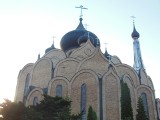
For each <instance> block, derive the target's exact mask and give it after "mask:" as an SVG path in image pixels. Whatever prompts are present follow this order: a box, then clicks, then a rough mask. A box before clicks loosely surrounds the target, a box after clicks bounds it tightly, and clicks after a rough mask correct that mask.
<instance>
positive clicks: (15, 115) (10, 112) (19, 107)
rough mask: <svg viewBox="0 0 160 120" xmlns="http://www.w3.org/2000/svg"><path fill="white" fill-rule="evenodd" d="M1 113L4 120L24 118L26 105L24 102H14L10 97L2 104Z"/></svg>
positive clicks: (0, 105)
mask: <svg viewBox="0 0 160 120" xmlns="http://www.w3.org/2000/svg"><path fill="white" fill-rule="evenodd" d="M0 107H2V109H1V113H2V116H3V119H4V120H22V118H23V116H24V114H25V106H24V104H23V103H21V102H19V103H14V102H11V101H10V100H8V99H5V102H3V103H2V104H0Z"/></svg>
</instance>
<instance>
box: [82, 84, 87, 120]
mask: <svg viewBox="0 0 160 120" xmlns="http://www.w3.org/2000/svg"><path fill="white" fill-rule="evenodd" d="M86 102H87V87H86V84H85V83H84V84H82V86H81V112H82V120H86Z"/></svg>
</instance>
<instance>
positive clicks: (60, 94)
mask: <svg viewBox="0 0 160 120" xmlns="http://www.w3.org/2000/svg"><path fill="white" fill-rule="evenodd" d="M56 96H58V97H62V85H57V87H56Z"/></svg>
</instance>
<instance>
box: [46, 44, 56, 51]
mask: <svg viewBox="0 0 160 120" xmlns="http://www.w3.org/2000/svg"><path fill="white" fill-rule="evenodd" d="M53 49H56V48H55V47H54V43H53V44H52V46H51V47H49V48H47V49H46V50H45V53H47V52H49V51H51V50H53Z"/></svg>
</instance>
